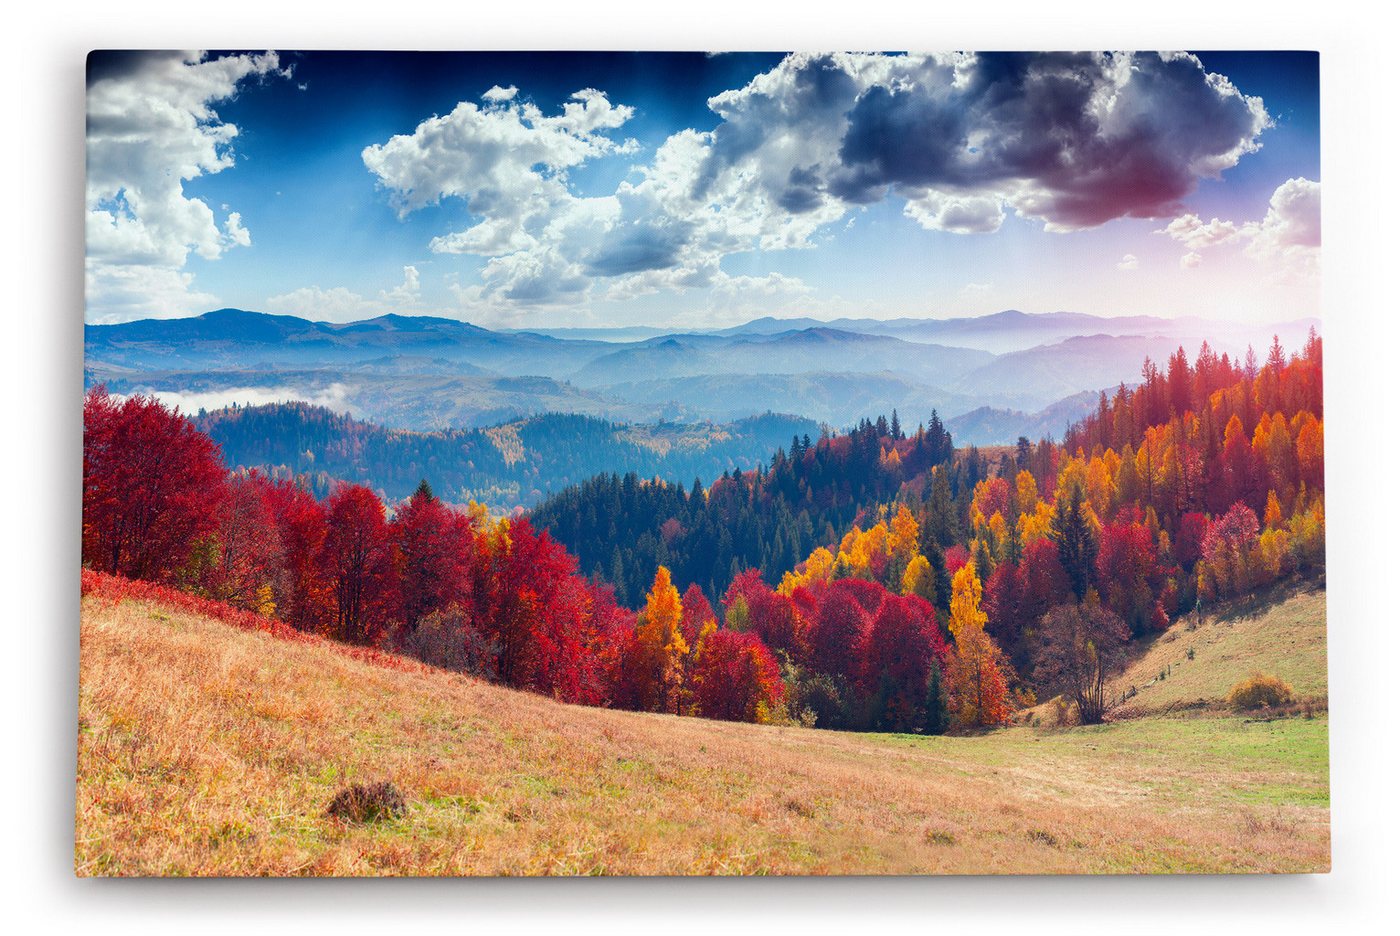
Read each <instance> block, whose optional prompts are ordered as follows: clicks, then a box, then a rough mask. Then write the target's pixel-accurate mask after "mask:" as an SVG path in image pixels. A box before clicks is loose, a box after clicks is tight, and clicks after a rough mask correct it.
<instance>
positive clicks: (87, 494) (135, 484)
mask: <svg viewBox="0 0 1400 936" xmlns="http://www.w3.org/2000/svg"><path fill="white" fill-rule="evenodd" d="M225 477H226V472H225V470H224V466H223V464H222V462H221V461H220V458H219V450H218V447H217V446H216V445H214V443H213V442H212V441H210V439H209V437H208V436H206V435H204V434H203V433H201V432H199V431H198V430H196V429H195V428H194V426H192V425H191V424H190V423H189V421H188V420H186V419H185V418H184V417H183V416H181V415H180V414H179V413H178V412H177V411H175V410H171V409H167V408H166V407H165V406H163V405H162V404H161V403H160V402H158V401H157V400H156V399H154V398H153V397H140V396H136V397H129V398H127V399H126V400H120V401H119V400H117V399H116V398H114V397H112V396H109V395H108V393H107V391H106V389H105V388H103V387H96V388H94V389H92V390H90V391H88V394H87V396H86V397H85V398H84V400H83V562H84V563H85V564H87V565H88V566H90V567H92V568H96V569H101V570H103V571H106V572H115V573H119V574H121V575H125V576H127V577H128V578H144V579H161V578H166V577H168V576H170V575H171V574H173V573H175V572H177V571H178V570H180V569H181V568H182V567H183V566H184V565H185V564H186V563H187V562H188V560H189V558H190V554H191V552H192V550H193V549H194V547H195V545H196V543H197V542H198V541H199V540H200V538H201V537H204V536H206V535H208V534H210V533H212V532H213V530H214V528H215V527H216V526H217V524H218V519H219V510H220V507H221V505H222V503H223V498H224V494H225V491H224V483H225Z"/></svg>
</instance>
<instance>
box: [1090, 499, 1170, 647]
mask: <svg viewBox="0 0 1400 936" xmlns="http://www.w3.org/2000/svg"><path fill="white" fill-rule="evenodd" d="M1096 568H1097V571H1098V578H1099V591H1100V594H1101V595H1102V596H1103V601H1104V604H1105V605H1106V606H1107V607H1108V608H1109V609H1110V610H1111V611H1113V612H1114V613H1115V614H1117V615H1118V616H1119V617H1120V618H1122V619H1123V621H1124V622H1126V623H1127V625H1128V627H1129V628H1130V629H1131V630H1132V632H1133V634H1134V635H1141V634H1145V633H1147V632H1148V631H1149V630H1166V628H1167V615H1166V612H1165V611H1164V609H1163V608H1162V605H1161V603H1160V602H1159V601H1158V600H1157V592H1158V591H1159V590H1160V589H1161V585H1162V577H1163V576H1162V571H1161V569H1160V568H1159V566H1158V563H1157V546H1156V544H1155V543H1153V542H1152V537H1151V535H1149V533H1148V530H1147V527H1145V526H1144V525H1143V524H1141V523H1110V524H1106V525H1105V526H1104V528H1103V531H1102V533H1101V534H1100V536H1099V554H1098V558H1097V560H1096Z"/></svg>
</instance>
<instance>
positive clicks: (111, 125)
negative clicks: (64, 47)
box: [86, 52, 290, 321]
mask: <svg viewBox="0 0 1400 936" xmlns="http://www.w3.org/2000/svg"><path fill="white" fill-rule="evenodd" d="M270 74H278V75H282V76H284V77H285V76H289V75H290V69H285V70H284V69H279V66H278V58H277V54H276V53H274V52H268V53H264V54H262V55H228V56H223V57H222V58H218V59H209V58H207V57H206V56H205V55H204V54H202V53H154V54H149V55H144V56H142V57H141V58H139V59H138V60H136V61H135V63H134V65H133V66H132V67H130V68H126V69H122V70H119V71H114V72H113V73H111V74H107V75H97V76H96V77H95V78H93V79H92V80H91V81H90V83H89V85H88V89H87V193H86V207H87V223H86V230H87V257H86V267H87V305H88V315H89V318H90V319H92V320H94V321H96V320H115V319H119V318H122V317H132V316H140V315H154V316H168V315H180V314H187V313H189V312H191V311H194V310H196V309H198V308H200V307H205V308H207V306H208V304H209V302H210V301H211V298H212V297H210V296H208V295H207V294H204V293H199V292H195V291H193V290H192V288H191V284H192V279H193V278H192V276H190V275H189V274H186V273H183V272H182V270H183V268H184V266H185V262H186V260H187V258H188V257H189V254H190V253H191V252H193V253H195V254H197V255H198V256H200V257H203V258H205V259H209V260H212V259H216V258H218V257H219V256H221V255H222V254H223V252H224V251H225V250H228V249H230V248H232V247H246V246H248V245H249V244H251V243H252V239H251V236H250V234H249V233H248V229H247V228H245V227H244V226H243V219H242V216H241V215H240V214H239V213H238V212H236V211H235V212H230V213H229V214H228V215H227V216H226V217H225V218H224V219H223V222H222V224H221V223H220V222H219V221H218V219H217V218H216V217H215V215H214V212H213V210H212V209H211V208H210V207H209V205H208V204H206V203H205V202H204V201H203V200H202V199H198V198H190V197H187V196H186V195H185V193H184V183H185V182H187V181H189V180H191V179H196V178H199V177H200V176H203V175H207V174H213V173H217V172H222V171H223V170H225V169H227V168H229V167H231V166H232V165H233V160H234V155H233V141H234V139H235V138H236V137H237V136H238V128H237V127H236V126H234V125H233V124H230V123H226V122H224V121H222V120H220V118H219V115H218V113H217V112H216V111H215V110H214V109H213V106H212V105H214V104H216V103H219V102H222V101H226V100H229V99H230V98H232V97H233V96H234V95H235V94H237V92H238V89H239V87H240V85H241V84H242V83H243V82H245V81H246V80H248V79H250V78H260V77H262V76H266V75H270ZM225 210H226V209H225Z"/></svg>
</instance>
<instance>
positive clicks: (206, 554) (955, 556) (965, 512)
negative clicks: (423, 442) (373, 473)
mask: <svg viewBox="0 0 1400 936" xmlns="http://www.w3.org/2000/svg"><path fill="white" fill-rule="evenodd" d="M910 420H911V417H910V416H908V415H905V416H901V415H900V414H899V413H897V412H896V413H891V414H890V415H889V416H888V417H887V416H885V415H883V414H882V415H878V416H876V417H875V418H874V419H873V420H871V419H864V420H861V421H860V422H859V424H858V425H856V426H855V427H853V428H851V429H850V430H848V431H840V430H835V429H831V428H829V427H823V429H822V430H821V431H820V432H819V433H818V435H817V437H816V438H812V437H811V435H810V434H804V435H803V436H801V437H797V436H795V437H793V439H792V440H791V443H790V445H787V446H784V447H782V448H779V449H777V450H776V451H774V453H773V455H772V458H771V459H770V460H769V461H768V463H767V465H766V466H764V467H761V468H758V469H751V470H738V469H736V470H734V471H733V472H730V471H728V470H726V471H724V472H723V473H722V474H721V475H720V476H719V477H718V478H716V479H713V480H712V481H710V482H709V483H704V482H702V481H701V480H700V479H698V478H697V479H695V480H694V482H693V483H692V484H690V485H689V486H687V485H686V484H685V483H682V482H680V481H677V480H669V479H665V478H660V477H656V478H648V477H639V476H638V475H636V474H633V473H629V474H626V475H624V476H621V477H619V476H618V475H616V474H600V475H598V476H596V477H595V478H593V479H591V480H588V481H585V482H583V483H580V484H577V485H575V486H572V487H569V488H567V489H565V490H564V491H562V492H561V493H559V494H557V495H554V496H553V497H550V498H548V499H546V500H545V501H544V502H543V503H542V504H540V505H539V506H538V507H536V508H534V509H533V510H532V511H530V512H529V513H521V512H519V511H517V512H513V513H510V514H507V515H498V514H493V513H492V512H491V511H490V510H488V509H487V508H486V507H484V506H482V505H478V504H476V503H466V504H456V503H450V502H448V501H447V500H446V499H444V498H442V497H439V496H438V495H437V494H436V493H435V480H436V479H434V478H432V477H424V478H422V479H421V483H419V484H418V486H417V488H416V490H414V492H413V493H412V494H411V495H410V496H407V497H404V498H402V499H400V500H397V501H395V502H392V503H386V502H384V501H383V500H381V498H380V496H379V495H378V494H376V493H375V491H374V490H372V489H371V488H369V487H366V486H364V485H361V484H352V483H336V484H334V485H329V486H323V487H324V490H323V491H322V492H321V493H323V496H321V497H318V496H316V494H315V493H313V491H312V490H311V489H310V488H309V487H308V486H307V483H306V480H305V479H304V478H299V477H297V476H295V475H293V476H287V477H278V478H273V477H269V476H268V475H267V474H265V473H263V472H260V471H258V470H256V469H252V470H248V469H240V470H233V471H230V470H229V469H228V468H227V467H226V465H225V463H224V461H223V460H222V456H221V452H220V449H219V447H218V446H217V445H216V444H215V443H214V442H213V441H212V440H211V439H210V437H209V436H208V435H206V434H205V433H203V432H201V431H200V430H199V429H198V428H197V427H196V425H195V424H194V423H193V422H191V421H190V420H189V419H188V418H186V417H185V416H183V415H181V414H180V413H178V412H177V411H174V410H172V409H170V408H168V407H166V406H165V405H163V404H161V403H160V402H158V401H157V400H155V399H153V398H150V397H144V396H140V395H134V396H128V397H125V398H122V397H117V396H113V395H110V394H108V393H107V392H106V391H105V390H104V389H103V388H101V387H97V388H94V389H93V390H91V391H89V393H88V395H87V398H86V401H85V404H84V460H83V517H84V526H83V561H84V568H85V569H86V570H87V571H86V572H85V577H84V587H85V589H88V590H92V589H103V588H106V589H111V588H113V587H115V586H114V585H113V584H112V583H113V582H114V581H117V580H118V579H120V580H139V581H142V582H148V583H152V586H153V587H158V588H165V589H167V590H169V591H170V592H171V593H172V594H173V593H175V592H183V593H186V594H188V595H190V596H192V597H197V598H199V599H201V600H208V601H212V602H216V603H219V604H220V605H221V606H226V607H228V608H230V609H233V610H234V611H236V612H238V613H246V614H251V615H256V616H261V617H263V618H267V619H275V620H276V621H278V622H280V623H281V624H282V625H285V626H286V627H289V628H291V629H294V630H295V631H297V632H301V633H305V634H314V635H322V636H324V637H327V638H331V639H333V640H335V641H340V642H344V643H346V644H351V645H355V646H360V647H366V648H375V649H377V650H379V651H389V652H392V653H397V654H403V655H407V656H411V657H416V658H418V659H419V660H422V661H424V662H425V663H428V664H430V665H432V666H436V667H441V668H445V669H448V670H454V671H458V672H462V673H466V674H470V675H473V676H476V677H479V678H481V679H485V680H488V681H490V682H493V683H499V684H501V685H503V686H508V687H514V688H518V689H525V690H529V691H531V692H535V693H540V694H543V695H546V696H549V697H552V698H555V699H557V700H559V701H562V702H569V703H578V704H583V705H589V706H605V707H611V708H620V709H632V710H640V711H650V712H664V713H671V714H677V715H691V716H697V717H702V718H711V719H723V720H729V721H748V722H759V723H772V724H792V725H807V726H815V727H821V728H837V729H848V730H856V731H865V730H875V731H896V732H916V733H925V734H939V733H944V732H947V731H950V730H957V731H964V730H973V729H979V728H985V727H989V726H996V725H1001V724H1005V723H1007V722H1008V721H1009V720H1011V719H1012V717H1013V715H1014V714H1015V713H1016V712H1017V711H1020V710H1024V709H1027V708H1028V707H1030V706H1033V705H1035V704H1036V703H1037V702H1038V701H1042V700H1045V699H1048V698H1051V697H1053V696H1057V695H1058V696H1062V697H1065V698H1069V699H1073V700H1075V702H1076V703H1077V710H1078V717H1079V718H1080V719H1081V720H1082V721H1084V722H1086V723H1088V722H1094V721H1098V720H1101V719H1102V718H1104V716H1105V713H1106V712H1107V711H1109V710H1111V709H1112V707H1113V706H1114V705H1115V704H1116V703H1118V702H1121V701H1123V700H1122V699H1117V698H1113V697H1112V696H1111V694H1108V693H1107V690H1106V689H1105V685H1106V682H1107V677H1108V676H1111V675H1113V672H1114V671H1115V668H1116V667H1119V666H1121V664H1122V661H1123V660H1124V659H1125V657H1126V655H1127V654H1128V652H1129V649H1130V647H1131V646H1132V645H1133V644H1134V642H1135V641H1139V640H1141V639H1143V638H1148V637H1150V636H1152V635H1154V634H1158V633H1161V632H1162V631H1164V630H1166V629H1167V628H1168V626H1169V624H1170V623H1171V622H1172V621H1173V620H1174V619H1177V618H1179V617H1181V616H1183V615H1191V614H1198V613H1199V612H1200V611H1201V609H1203V608H1204V609H1208V608H1210V607H1212V606H1213V605H1215V604H1217V603H1219V602H1222V601H1226V600H1228V599H1231V598H1234V597H1236V596H1239V595H1242V594H1246V593H1249V592H1251V591H1254V590H1257V589H1260V588H1263V587H1265V586H1267V585H1268V584H1269V583H1272V582H1275V581H1278V580H1280V579H1283V578H1286V577H1289V576H1294V575H1303V576H1309V575H1316V574H1321V572H1322V570H1323V568H1324V559H1325V554H1324V528H1325V501H1324V472H1323V412H1322V353H1321V339H1320V338H1318V337H1317V336H1316V334H1315V333H1314V334H1312V335H1311V336H1310V337H1309V340H1308V341H1307V343H1306V345H1305V346H1304V347H1302V348H1301V349H1298V350H1297V351H1296V352H1295V353H1292V354H1289V353H1287V352H1286V351H1285V350H1284V349H1283V348H1282V347H1281V346H1280V345H1279V344H1278V342H1277V341H1275V343H1274V345H1273V347H1271V348H1270V349H1269V350H1268V352H1267V353H1266V356H1265V359H1264V360H1263V361H1262V362H1261V361H1258V360H1257V359H1256V358H1255V356H1254V354H1253V352H1252V351H1251V353H1250V354H1249V355H1248V356H1246V357H1244V359H1242V360H1232V359H1231V358H1230V357H1229V355H1227V354H1216V353H1215V352H1214V351H1212V349H1211V348H1210V346H1209V345H1208V344H1206V345H1202V346H1201V348H1200V349H1199V352H1198V353H1197V354H1196V356H1195V359H1194V361H1193V360H1191V359H1190V358H1189V357H1188V356H1187V353H1186V352H1185V350H1184V349H1178V350H1177V351H1176V352H1175V353H1174V354H1172V355H1171V357H1170V358H1169V359H1168V360H1167V361H1165V362H1164V363H1162V364H1159V363H1158V362H1154V361H1150V360H1149V361H1146V362H1145V363H1144V365H1143V370H1142V380H1141V382H1140V383H1137V384H1135V385H1134V386H1127V385H1120V386H1119V387H1118V389H1117V391H1116V392H1115V393H1111V394H1109V393H1105V394H1101V395H1100V398H1099V402H1098V405H1097V407H1096V408H1095V409H1094V410H1093V411H1092V412H1091V413H1090V414H1089V415H1088V416H1086V417H1085V418H1083V419H1081V420H1080V421H1078V422H1077V423H1075V424H1073V425H1072V426H1070V427H1069V429H1068V431H1067V432H1066V434H1065V435H1064V437H1063V438H1062V439H1059V440H1050V439H1041V440H1038V441H1035V442H1032V441H1031V440H1029V439H1026V438H1024V437H1023V438H1022V439H1021V440H1020V441H1019V442H1018V444H1017V445H1015V446H999V447H991V448H984V449H982V450H979V449H977V448H975V447H962V448H959V447H957V445H956V440H955V439H953V438H952V437H951V435H950V434H949V432H948V431H947V429H946V428H945V427H944V425H943V423H942V421H941V420H940V419H939V417H938V414H937V413H936V412H934V413H931V414H929V416H928V418H927V419H925V420H917V421H915V425H914V426H913V427H912V428H911V427H909V425H908V421H910Z"/></svg>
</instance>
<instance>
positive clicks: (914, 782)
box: [75, 591, 1330, 876]
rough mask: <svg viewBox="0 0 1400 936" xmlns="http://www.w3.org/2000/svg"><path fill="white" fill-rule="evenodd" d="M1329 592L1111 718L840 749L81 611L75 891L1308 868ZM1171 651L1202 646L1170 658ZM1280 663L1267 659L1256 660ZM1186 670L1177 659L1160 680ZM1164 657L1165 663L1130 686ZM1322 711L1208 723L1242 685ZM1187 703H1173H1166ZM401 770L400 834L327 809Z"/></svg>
mask: <svg viewBox="0 0 1400 936" xmlns="http://www.w3.org/2000/svg"><path fill="white" fill-rule="evenodd" d="M1324 604H1325V592H1321V591H1303V592H1301V593H1298V594H1292V595H1288V596H1280V597H1278V598H1277V599H1276V600H1275V601H1273V602H1272V603H1270V604H1266V605H1258V606H1255V607H1254V608H1252V609H1250V610H1246V611H1240V612H1237V613H1236V614H1235V616H1234V617H1230V616H1228V615H1227V616H1225V617H1222V618H1219V619H1215V618H1211V619H1207V621H1206V622H1205V623H1202V624H1200V625H1199V626H1196V627H1195V628H1194V629H1193V630H1190V631H1187V630H1186V627H1187V623H1186V622H1178V624H1176V625H1174V627H1173V629H1172V631H1169V632H1168V633H1167V634H1165V635H1163V637H1161V638H1159V639H1158V641H1157V642H1156V644H1155V645H1154V646H1153V647H1151V648H1150V649H1149V650H1148V651H1147V652H1146V654H1145V655H1143V656H1141V657H1140V658H1139V659H1137V660H1136V661H1135V663H1134V664H1133V666H1132V667H1131V668H1130V669H1129V671H1128V672H1127V673H1126V674H1125V676H1124V677H1123V679H1124V680H1125V681H1126V682H1125V683H1124V684H1125V685H1136V686H1137V687H1138V693H1137V695H1136V696H1135V697H1134V698H1133V699H1132V700H1130V703H1131V704H1130V705H1129V706H1125V707H1124V709H1125V711H1124V714H1127V715H1135V716H1137V717H1131V718H1125V719H1123V720H1120V721H1117V722H1115V723H1112V724H1108V725H1103V726H1098V727H1093V728H1048V727H1031V726H1030V725H1029V724H1023V725H1020V726H1018V727H1013V728H1008V729H1002V730H997V731H993V732H990V733H988V734H983V735H975V736H961V737H957V736H951V737H921V736H913V735H878V734H852V733H840V732H830V731H817V730H810V729H802V728H779V727H769V726H758V725H746V724H731V723H722V722H712V721H704V720H701V719H694V718H676V717H671V716H662V715H647V714H638V713H632V712H619V711H609V710H602V709H592V708H580V707H574V706H568V705H562V704H559V703H556V702H554V701H552V700H549V699H546V698H542V697H539V696H535V695H530V694H527V693H521V692H515V691H512V690H508V689H503V688H499V687H495V686H491V685H487V684H484V683H481V682H478V681H475V680H472V679H469V678H466V677H462V676H457V675H452V674H447V673H442V672H437V671H431V670H420V669H414V668H410V669H405V670H397V669H391V668H387V667H384V666H380V665H375V664H374V663H373V662H370V661H365V660H360V659H355V658H353V657H351V656H349V655H346V654H345V653H342V652H339V651H337V650H336V649H335V647H334V646H333V645H330V644H319V643H292V642H287V641H283V640H279V639H278V638H276V637H272V636H269V635H266V634H259V633H252V632H248V631H243V630H239V629H236V628H233V627H230V626H228V625H226V624H222V623H219V622H216V621H213V620H210V619H207V618H203V617H199V616H196V615H193V614H189V613H185V612H181V611H177V610H174V609H171V608H168V607H163V606H161V605H158V604H152V603H148V602H141V601H133V600H124V601H122V602H120V603H119V604H115V605H114V604H112V603H111V602H108V601H104V600H101V599H96V598H92V597H89V598H87V599H84V603H83V613H82V650H81V699H80V712H79V720H80V723H79V743H78V784H77V825H76V851H75V868H76V871H77V873H78V874H79V875H84V876H87V875H472V874H564V875H589V874H806V873H817V874H865V873H872V874H873V873H893V874H904V873H939V872H948V873H1086V872H1109V873H1128V872H1253V871H1263V872H1307V871H1325V870H1327V869H1328V867H1329V862H1330V850H1329V834H1330V833H1329V829H1330V826H1329V799H1328V746H1327V730H1328V729H1327V726H1328V720H1327V717H1326V713H1325V712H1326V709H1325V686H1326V656H1325V641H1324V639H1323V627H1324ZM1188 647H1193V648H1194V656H1193V658H1191V659H1187V658H1186V657H1185V656H1184V654H1185V653H1186V649H1187V648H1188ZM1259 647H1268V648H1272V649H1270V650H1267V651H1259V650H1257V649H1249V648H1259ZM1178 661H1179V662H1178ZM1167 662H1171V663H1172V666H1173V669H1172V672H1171V674H1170V675H1169V676H1168V677H1167V678H1166V679H1163V680H1160V681H1159V682H1157V683H1151V682H1150V680H1151V679H1152V678H1154V677H1156V676H1158V675H1159V673H1160V672H1161V670H1162V669H1164V668H1165V664H1166V663H1167ZM1256 668H1262V669H1266V670H1270V671H1273V670H1276V671H1277V672H1278V674H1279V675H1281V676H1283V677H1284V678H1285V679H1287V680H1288V681H1289V682H1291V683H1292V684H1293V685H1294V687H1295V689H1297V690H1298V692H1299V694H1300V695H1302V696H1305V697H1313V698H1315V699H1318V700H1319V701H1320V703H1321V704H1319V705H1318V711H1317V713H1316V714H1315V715H1314V716H1313V717H1305V716H1303V715H1295V716H1292V717H1284V718H1276V719H1261V718H1257V717H1247V716H1240V715H1235V714H1229V713H1226V712H1223V711H1221V710H1220V706H1219V705H1218V702H1219V699H1220V698H1221V697H1223V695H1224V693H1225V692H1226V691H1228V689H1229V687H1230V685H1232V684H1233V683H1234V682H1235V681H1236V680H1238V679H1239V678H1240V677H1242V676H1243V675H1246V674H1247V673H1248V672H1249V671H1250V670H1252V669H1256ZM1198 700H1205V701H1206V702H1207V703H1208V705H1206V706H1195V707H1191V708H1183V707H1182V706H1175V707H1173V706H1172V704H1171V703H1172V702H1173V701H1183V702H1196V701H1198ZM384 779H387V780H392V781H393V782H394V783H395V784H396V785H397V786H398V787H399V789H400V790H402V791H403V793H404V795H405V797H406V799H407V803H408V806H407V813H406V814H405V815H404V816H402V817H400V818H394V819H385V820H380V821H377V822H371V823H364V824H359V823H351V822H347V821H344V820H341V819H337V818H333V817H330V816H328V815H327V814H326V806H327V803H328V802H329V801H330V800H331V799H332V797H333V796H334V795H335V793H336V792H337V790H339V789H340V788H341V787H342V786H343V785H345V784H346V783H349V782H352V781H363V782H370V781H377V780H384Z"/></svg>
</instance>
